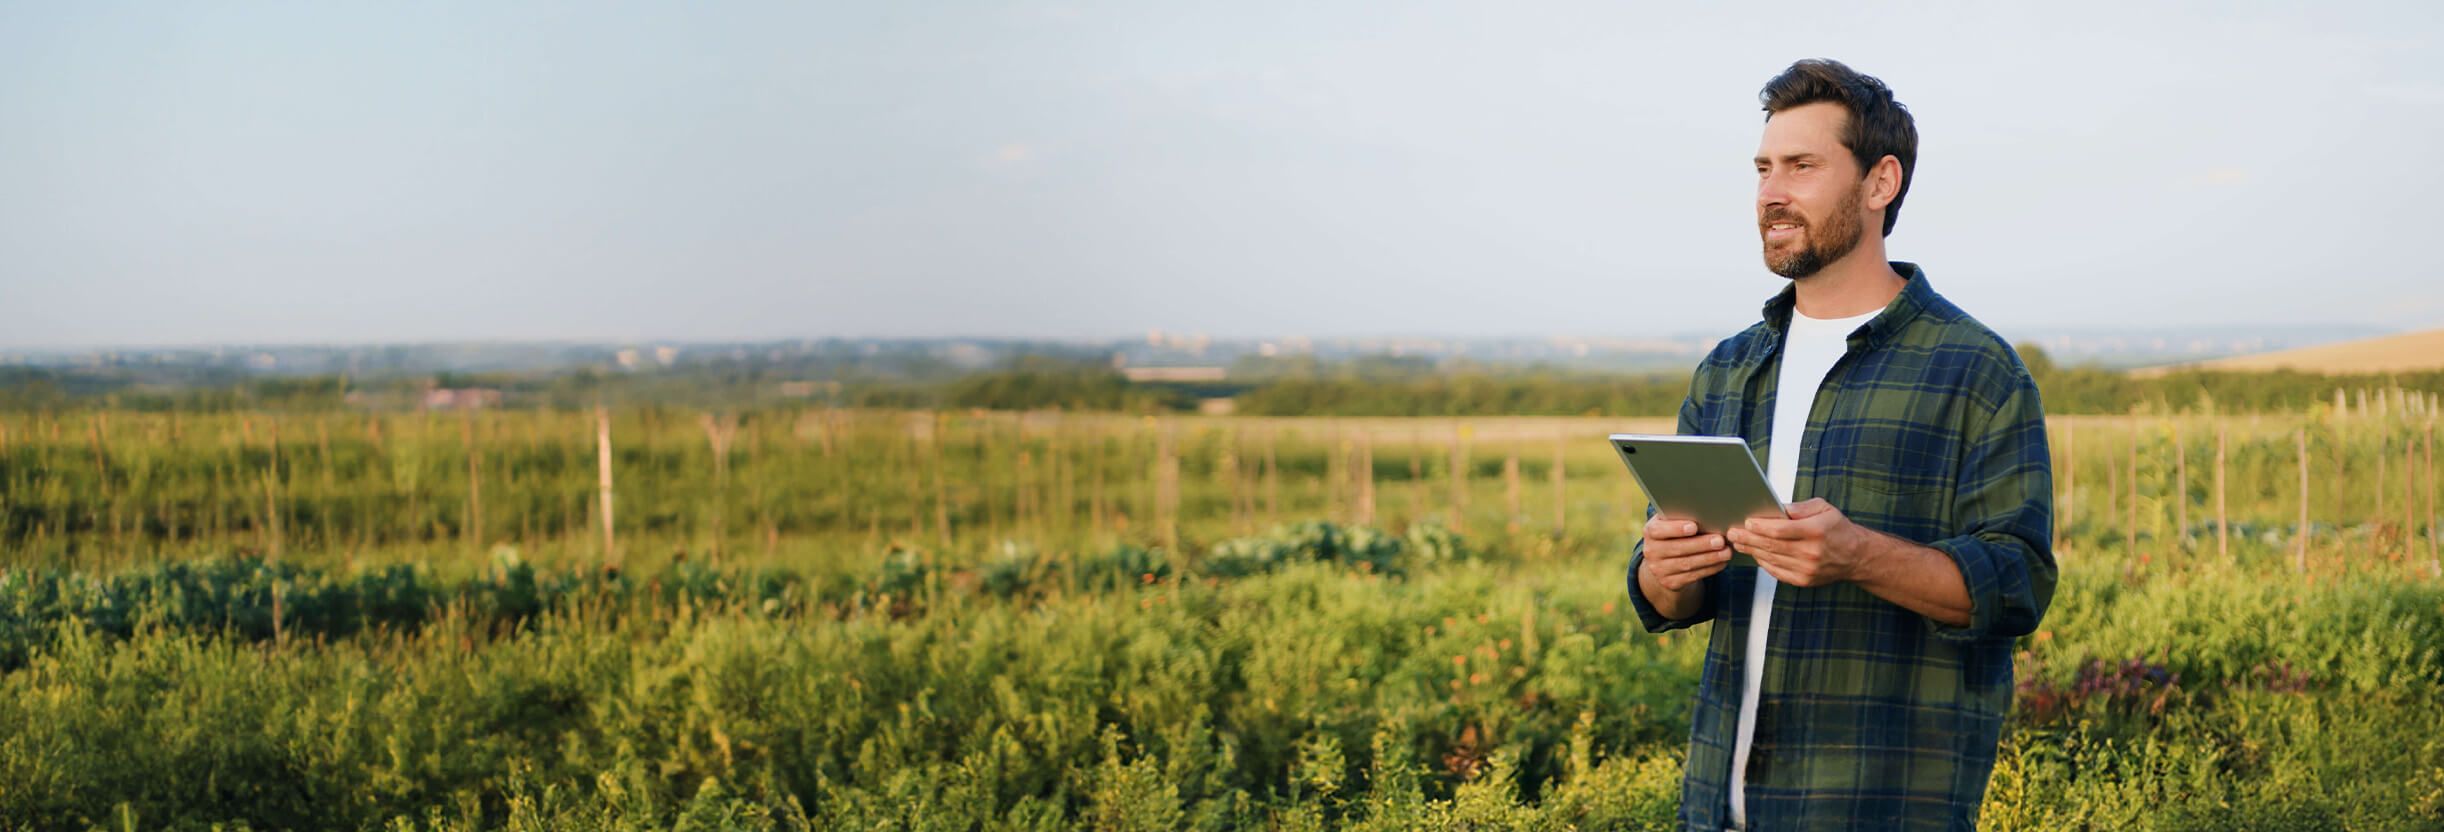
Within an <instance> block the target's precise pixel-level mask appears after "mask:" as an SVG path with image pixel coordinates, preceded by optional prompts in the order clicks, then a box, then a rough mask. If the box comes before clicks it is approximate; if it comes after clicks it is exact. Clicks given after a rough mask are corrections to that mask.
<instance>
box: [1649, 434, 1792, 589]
mask: <svg viewBox="0 0 2444 832" xmlns="http://www.w3.org/2000/svg"><path fill="white" fill-rule="evenodd" d="M1612 449H1613V451H1615V452H1617V453H1619V454H1620V455H1621V461H1622V462H1625V463H1628V464H1629V473H1630V476H1633V477H1637V478H1638V487H1639V488H1641V489H1644V490H1645V491H1646V498H1647V499H1649V500H1652V501H1654V503H1655V510H1656V511H1659V512H1661V513H1663V514H1666V515H1670V516H1672V517H1675V518H1680V519H1686V520H1695V521H1697V528H1698V532H1699V533H1700V534H1722V533H1723V532H1725V531H1728V530H1729V529H1731V528H1732V527H1733V526H1737V525H1739V524H1740V523H1741V522H1742V521H1745V520H1747V519H1748V518H1750V517H1788V516H1790V515H1788V514H1786V513H1784V512H1783V502H1782V500H1781V498H1779V497H1777V496H1775V495H1774V487H1773V485H1772V484H1771V483H1768V482H1766V481H1765V469H1764V468H1763V467H1761V466H1759V465H1757V457H1756V455H1755V454H1752V453H1749V452H1748V442H1747V441H1746V440H1743V439H1741V438H1739V437H1737V436H1648V435H1645V434H1637V433H1616V434H1613V435H1612ZM1731 562H1732V563H1736V564H1740V565H1743V566H1754V565H1756V559H1754V558H1751V557H1749V556H1748V553H1746V552H1741V551H1739V550H1737V549H1734V550H1732V553H1731Z"/></svg>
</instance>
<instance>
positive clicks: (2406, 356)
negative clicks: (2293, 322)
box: [2130, 329, 2444, 378]
mask: <svg viewBox="0 0 2444 832" xmlns="http://www.w3.org/2000/svg"><path fill="white" fill-rule="evenodd" d="M2187 369H2201V370H2237V371H2249V370H2279V369H2293V370H2299V371H2301V372H2309V373H2327V374H2341V373H2398V372H2411V371H2417V370H2435V369H2444V329H2429V330H2422V331H2419V332H2407V333H2402V334H2400V335H2386V336H2381V337H2377V338H2363V339H2360V340H2357V341H2344V342H2342V343H2339V344H2320V345H2318V346H2314V347H2301V348H2299V349H2290V350H2280V351H2276V352H2265V353H2257V354H2255V355H2235V356H2232V357H2229V358H2218V359H2214V360H2212V361H2196V362H2190V363H2186V364H2170V365H2166V366H2162V367H2142V368H2139V369H2135V370H2131V371H2130V374H2131V375H2133V376H2137V377H2140V378H2149V377H2154V376H2160V375H2163V374H2165V373H2167V372H2170V371H2173V370H2187Z"/></svg>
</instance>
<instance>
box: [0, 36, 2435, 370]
mask: <svg viewBox="0 0 2444 832" xmlns="http://www.w3.org/2000/svg"><path fill="white" fill-rule="evenodd" d="M1838 7H1839V4H1828V3H1822V2H1818V3H1807V4H1762V3H1740V4H1698V3H1668V4H1667V3H1654V4H1647V3H1623V2H1603V3H1519V4H1507V3H1506V4H1492V3H1440V2H1401V3H1390V2H1385V3H1367V4H1353V3H1336V2H1320V1H1319V0H1287V1H1286V2H1276V0H1240V1H1239V2H1231V3H1206V4H1174V3H1147V2H1114V3H1070V2H1061V3H1036V2H1007V3H996V2H982V3H976V2H923V3H899V2H853V3H852V2H827V1H825V0H818V1H817V2H812V3H806V2H789V3H771V4H764V3H658V4H626V3H615V2H569V3H523V2H499V1H498V0H493V1H491V2H436V3H380V4H376V3H326V2H297V3H254V2H235V3H211V4H205V3H169V2H162V3H114V2H73V3H63V2H40V3H36V2H21V0H0V346H12V347H65V346H104V345H116V346H141V345H195V344H225V343H250V344H259V343H371V342H394V341H432V340H513V341H525V340H621V339H652V338H658V339H678V340H717V339H718V340H738V339H764V338H821V337H836V336H839V337H868V336H1020V337H1128V336H1133V335H1138V334H1142V333H1145V332H1146V331H1148V330H1152V329H1161V330H1164V331H1169V332H1192V333H1205V334H1211V335H1214V336H1217V337H1270V336H1279V335H1311V336H1350V335H1385V334H1425V335H1455V336H1547V335H1550V336H1605V337H1638V336H1646V335H1662V334H1685V333H1709V332H1720V333H1723V334H1728V333H1729V332H1731V331H1734V330H1737V329H1738V328H1740V327H1742V326H1744V325H1746V324H1747V323H1749V322H1752V321H1754V320H1755V319H1756V317H1757V308H1758V306H1759V304H1760V303H1761V302H1762V301H1763V300H1764V299H1765V298H1766V297H1768V296H1770V295H1771V294H1772V293H1774V292H1775V291H1777V290H1779V289H1780V287H1781V286H1782V284H1783V282H1784V281H1783V279H1782V278H1779V277H1776V276H1774V275H1772V274H1771V273H1770V272H1767V271H1766V270H1765V269H1764V267H1763V265H1762V263H1761V261H1760V258H1759V255H1758V250H1757V249H1758V240H1757V236H1756V229H1755V223H1754V216H1755V205H1754V198H1755V187H1756V179H1755V176H1756V174H1755V171H1754V169H1753V167H1752V166H1751V163H1750V161H1749V159H1750V157H1751V156H1753V155H1754V153H1755V149H1756V144H1757V141H1758V139H1759V137H1760V135H1761V129H1762V119H1763V113H1762V112H1761V110H1760V109H1759V105H1758V102H1757V98H1756V95H1757V89H1758V88H1759V87H1760V86H1762V85H1763V83H1764V82H1765V81H1766V80H1767V79H1768V78H1770V77H1772V76H1773V75H1774V74H1775V73H1777V72H1779V71H1780V70H1781V69H1782V68H1784V67H1785V66H1787V65H1789V64H1790V62H1791V61H1793V60H1796V59H1799V58H1803V57H1831V58H1836V59H1839V60H1842V61H1845V62H1847V63H1849V64H1850V65H1851V66H1853V67H1855V68H1857V69H1858V70H1860V71H1862V72H1866V73H1869V74H1872V75H1875V76H1878V77H1880V78H1882V79H1883V80H1884V81H1885V82H1886V83H1887V84H1889V85H1890V86H1891V87H1892V88H1893V90H1894V92H1895V93H1896V96H1897V97H1898V98H1899V99H1900V101H1901V102H1902V103H1903V104H1905V105H1906V106H1908V107H1909V108H1910V110H1911V112H1912V113H1913V114H1914V115H1915V117H1916V119H1917V124H1918V129H1919V133H1920V137H1921V144H1920V151H1919V161H1918V164H1917V180H1918V181H1916V182H1915V183H1914V184H1913V185H1912V186H1911V188H1910V191H1909V196H1908V199H1907V201H1906V203H1905V206H1904V209H1903V212H1902V214H1901V218H1900V222H1899V223H1898V225H1897V227H1896V228H1895V230H1894V233H1893V234H1892V236H1891V238H1890V239H1889V240H1888V244H1889V246H1890V255H1891V256H1892V257H1893V258H1895V259H1901V260H1910V261H1913V262H1917V263H1919V264H1921V265H1922V266H1923V267H1924V268H1925V269H1926V272H1927V275H1928V277H1929V279H1930V282H1932V283H1933V285H1934V286H1935V287H1936V288H1937V289H1938V290H1939V291H1941V292H1942V293H1944V294H1945V295H1947V296H1949V297H1950V298H1952V299H1953V300H1954V301H1955V302H1957V303H1958V304H1960V305H1961V306H1962V307H1964V308H1966V309H1968V310H1969V311H1970V312H1971V313H1972V314H1974V315H1977V316H1978V317H1979V318H1981V319H1983V320H1985V321H1987V322H1989V323H1990V324H1993V325H1994V326H1996V327H1997V328H1998V329H2004V330H2005V331H2006V334H2008V333H2009V331H2010V330H2011V329H2013V328H2016V327H2053V328H2068V327H2077V328H2091V327H2094V328H2108V329H2110V328H2145V327H2158V326H2163V327H2197V326H2231V325H2268V326H2277V325H2279V326H2291V325H2303V324H2364V325H2374V326H2381V327H2385V328H2388V329H2421V328H2430V327H2437V326H2444V288H2439V287H2438V283H2439V281H2444V268H2440V267H2439V266H2438V263H2439V257H2438V253H2439V248H2440V247H2444V234H2439V233H2438V232H2437V231H2436V229H2435V224H2434V217H2432V216H2429V215H2430V214H2431V213H2432V212H2431V211H2429V210H2427V209H2430V208H2437V207H2438V206H2439V204H2444V165H2440V164H2439V163H2438V159H2437V151H2436V149H2437V148H2440V147H2444V11H2439V9H2438V8H2437V6H2436V5H2435V4H2434V3H2433V2H2405V3H2393V4H2352V3H2322V2H2321V3H2288V4H2251V3H2215V4H2195V5H2155V4H2145V3H2136V4H2134V3H2121V2H2114V3H2099V4H2088V5H2082V4H2079V3H2063V2H2047V3H2042V4H2028V5H2024V6H2006V5H2000V4H1954V3H1943V4H1936V3H1929V4H1923V5H1916V6H1895V7H1891V8H1887V9H1885V10H1882V11H1876V12H1865V13H1862V12H1853V11H1848V10H1842V11H1841V13H1840V14H1835V12H1836V10H1837V8H1838Z"/></svg>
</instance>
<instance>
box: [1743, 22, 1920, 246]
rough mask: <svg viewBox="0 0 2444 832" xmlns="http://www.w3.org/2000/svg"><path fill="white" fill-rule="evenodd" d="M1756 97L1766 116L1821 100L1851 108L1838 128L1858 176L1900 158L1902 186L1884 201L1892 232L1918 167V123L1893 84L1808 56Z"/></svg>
mask: <svg viewBox="0 0 2444 832" xmlns="http://www.w3.org/2000/svg"><path fill="white" fill-rule="evenodd" d="M1757 99H1758V100H1759V101H1762V102H1764V103H1765V118H1766V119H1767V120H1771V119H1772V118H1773V117H1774V114H1775V113H1779V112H1782V111H1784V110H1788V109H1790V108H1792V107H1797V106H1800V105H1803V104H1814V103H1817V102H1820V101H1830V102H1833V103H1836V104H1840V105H1842V107H1843V108H1845V109H1848V110H1849V111H1850V121H1849V123H1848V124H1847V125H1844V126H1843V128H1842V146H1844V147H1847V148H1849V149H1850V155H1852V156H1855V157H1857V158H1858V168H1859V176H1861V177H1862V178H1863V177H1865V176H1866V175H1867V172H1868V171H1869V170H1871V169H1873V168H1874V167H1875V163H1876V162H1879V161H1882V160H1883V158H1884V157H1886V156H1890V157H1893V159H1894V160H1896V161H1898V162H1900V163H1901V189H1900V190H1899V191H1897V192H1894V193H1893V195H1892V203H1891V204H1889V205H1886V206H1884V236H1886V237H1890V236H1892V226H1893V223H1896V222H1899V221H1900V219H1901V198H1902V197H1906V196H1908V195H1909V183H1910V182H1912V181H1914V180H1916V179H1917V174H1916V171H1917V168H1918V123H1917V121H1915V120H1913V119H1911V118H1910V117H1909V108H1908V107H1903V106H1901V102H1899V101H1894V100H1892V88H1890V87H1887V86H1884V82H1882V81H1879V80H1876V78H1875V76H1872V75H1862V74H1859V72H1858V70H1855V69H1851V68H1850V67H1848V66H1844V65H1843V64H1842V62H1840V61H1836V60H1831V59H1827V58H1809V59H1807V60H1803V61H1800V62H1798V63H1795V64H1791V68H1789V69H1785V70H1783V71H1782V74H1780V75H1776V76H1774V79H1773V80H1771V81H1767V82H1765V88H1764V89H1762V90H1758V91H1757Z"/></svg>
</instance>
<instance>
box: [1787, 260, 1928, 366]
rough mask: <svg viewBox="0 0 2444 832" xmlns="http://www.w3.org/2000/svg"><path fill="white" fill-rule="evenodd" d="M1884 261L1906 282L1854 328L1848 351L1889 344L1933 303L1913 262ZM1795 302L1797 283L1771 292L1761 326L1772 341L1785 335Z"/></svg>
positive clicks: (1926, 286)
mask: <svg viewBox="0 0 2444 832" xmlns="http://www.w3.org/2000/svg"><path fill="white" fill-rule="evenodd" d="M1886 262H1887V263H1889V264H1890V265H1891V266H1892V270H1893V271H1895V272H1898V273H1899V274H1900V275H1901V279H1902V280H1904V281H1906V282H1905V283H1903V284H1902V285H1901V294H1899V295H1895V296H1893V299H1892V302H1891V303H1889V304H1885V306H1884V311H1883V312H1882V313H1881V314H1878V315H1876V316H1875V317H1874V318H1873V319H1870V320H1868V321H1867V323H1866V325H1864V326H1861V327H1859V328H1858V331H1856V332H1852V333H1850V338H1849V341H1850V348H1851V349H1852V350H1867V349H1874V348H1876V347H1878V346H1882V345H1883V344H1884V343H1886V342H1888V341H1891V340H1892V337H1893V336H1894V335H1895V334H1898V333H1899V332H1900V331H1901V328H1902V327H1903V326H1906V325H1908V324H1909V322H1910V321H1911V320H1912V319H1914V318H1916V317H1918V313H1919V312H1923V311H1925V310H1926V307H1927V305H1928V304H1929V303H1930V302H1932V301H1933V300H1934V297H1935V289H1934V287H1933V286H1930V285H1928V284H1927V281H1926V270H1925V269H1921V268H1919V267H1918V264H1916V263H1910V262H1906V261H1901V260H1890V261H1886ZM1798 303H1799V284H1797V283H1795V282H1794V283H1790V284H1785V285H1784V286H1783V287H1782V291H1780V292H1777V293H1775V294H1774V296H1773V298H1772V299H1770V300H1767V301H1766V302H1765V309H1764V314H1765V326H1766V328H1767V329H1769V330H1772V331H1773V339H1772V340H1773V341H1774V342H1777V343H1778V342H1780V341H1781V340H1782V338H1783V336H1784V335H1786V334H1788V333H1789V331H1790V325H1791V314H1792V313H1793V312H1794V311H1795V309H1796V308H1797V306H1798Z"/></svg>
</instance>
